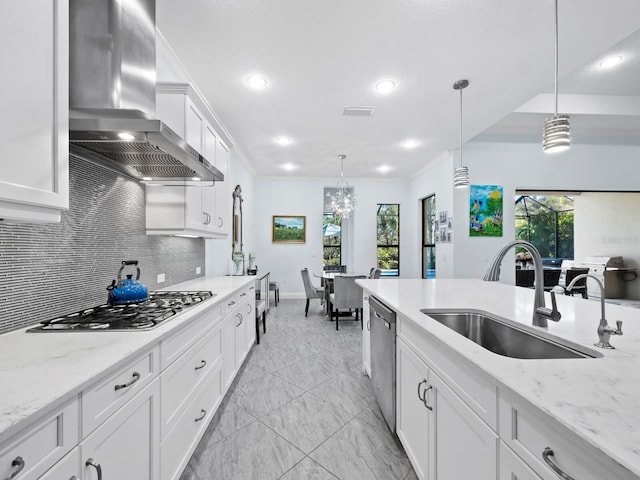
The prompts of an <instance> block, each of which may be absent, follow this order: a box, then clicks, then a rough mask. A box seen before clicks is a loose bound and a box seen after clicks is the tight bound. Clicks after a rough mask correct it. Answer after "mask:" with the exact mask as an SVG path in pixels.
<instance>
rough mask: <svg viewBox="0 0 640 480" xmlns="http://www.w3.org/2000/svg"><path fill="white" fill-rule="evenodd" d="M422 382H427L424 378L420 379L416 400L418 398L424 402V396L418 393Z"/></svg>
mask: <svg viewBox="0 0 640 480" xmlns="http://www.w3.org/2000/svg"><path fill="white" fill-rule="evenodd" d="M423 383H427V379H426V378H423V379H422V380H420V383H418V400H420V401H421V402H424V397H423V396H422V395H420V387H422V384H423Z"/></svg>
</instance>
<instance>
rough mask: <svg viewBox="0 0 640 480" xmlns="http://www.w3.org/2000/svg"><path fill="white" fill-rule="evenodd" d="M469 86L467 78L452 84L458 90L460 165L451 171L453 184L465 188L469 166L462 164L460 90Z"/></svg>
mask: <svg viewBox="0 0 640 480" xmlns="http://www.w3.org/2000/svg"><path fill="white" fill-rule="evenodd" d="M468 86H469V81H468V80H458V81H457V82H456V83H454V84H453V89H454V90H459V91H460V166H459V167H456V168H455V170H454V171H453V186H454V187H455V188H466V187H468V186H469V167H465V166H463V165H462V90H464V89H465V88H467V87H468Z"/></svg>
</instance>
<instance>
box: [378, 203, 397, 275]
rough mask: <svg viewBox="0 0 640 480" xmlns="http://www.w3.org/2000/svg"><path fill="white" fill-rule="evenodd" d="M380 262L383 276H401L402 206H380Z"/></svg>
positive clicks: (394, 204)
mask: <svg viewBox="0 0 640 480" xmlns="http://www.w3.org/2000/svg"><path fill="white" fill-rule="evenodd" d="M377 220H378V221H377V225H378V234H377V239H378V261H377V267H378V268H379V269H380V270H382V275H385V276H393V277H397V276H399V275H400V205H398V204H397V203H392V204H378V219H377Z"/></svg>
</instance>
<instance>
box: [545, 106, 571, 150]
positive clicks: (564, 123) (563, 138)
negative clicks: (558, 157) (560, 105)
mask: <svg viewBox="0 0 640 480" xmlns="http://www.w3.org/2000/svg"><path fill="white" fill-rule="evenodd" d="M570 130H571V126H570V125H569V116H568V115H554V116H553V117H551V118H547V119H546V120H545V122H544V133H543V135H542V149H543V150H544V152H545V153H556V152H563V151H565V150H568V149H569V147H570V145H571V142H570Z"/></svg>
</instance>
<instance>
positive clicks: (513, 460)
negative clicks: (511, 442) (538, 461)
mask: <svg viewBox="0 0 640 480" xmlns="http://www.w3.org/2000/svg"><path fill="white" fill-rule="evenodd" d="M499 478H500V480H542V478H541V477H540V476H539V475H537V474H536V473H535V472H534V471H533V470H532V469H531V468H530V467H529V465H527V464H526V463H524V461H523V460H522V459H521V458H520V457H519V456H518V455H516V454H515V453H514V452H513V450H511V449H510V448H509V447H507V446H506V445H505V444H504V443H503V442H502V441H500V477H499Z"/></svg>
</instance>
